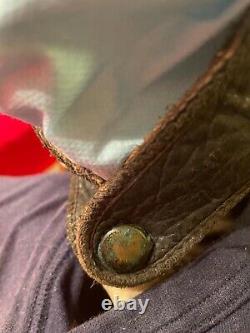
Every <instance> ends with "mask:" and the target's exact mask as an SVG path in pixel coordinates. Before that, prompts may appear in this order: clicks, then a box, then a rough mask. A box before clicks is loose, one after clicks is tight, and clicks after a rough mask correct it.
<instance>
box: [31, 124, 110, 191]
mask: <svg viewBox="0 0 250 333" xmlns="http://www.w3.org/2000/svg"><path fill="white" fill-rule="evenodd" d="M33 128H34V131H35V133H36V135H37V136H38V138H39V140H40V141H41V142H42V144H43V146H44V147H45V148H47V149H48V150H49V151H50V153H51V154H52V155H53V156H55V157H56V159H57V160H58V161H60V162H61V163H62V165H63V166H64V167H65V168H66V169H67V170H69V171H70V172H72V173H73V174H75V175H78V176H79V177H83V178H84V179H86V180H87V181H89V182H91V183H93V184H95V185H97V186H101V185H102V184H104V183H105V180H104V179H103V178H101V177H100V176H98V175H96V174H95V173H93V172H92V171H91V170H89V169H87V168H84V167H83V166H81V165H80V164H78V163H75V162H73V161H72V160H71V159H70V158H69V157H68V156H67V155H66V154H65V153H63V152H62V151H61V150H60V149H59V148H58V147H56V146H55V145H54V144H52V143H51V142H50V141H49V140H47V139H46V137H45V135H44V133H43V130H42V129H41V128H40V127H38V126H36V127H35V126H34V127H33Z"/></svg>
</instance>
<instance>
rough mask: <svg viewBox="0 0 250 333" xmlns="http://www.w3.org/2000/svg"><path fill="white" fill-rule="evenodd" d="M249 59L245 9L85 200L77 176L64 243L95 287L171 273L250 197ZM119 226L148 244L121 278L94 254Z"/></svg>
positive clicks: (248, 25) (130, 283)
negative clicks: (203, 66) (206, 63)
mask: <svg viewBox="0 0 250 333" xmlns="http://www.w3.org/2000/svg"><path fill="white" fill-rule="evenodd" d="M249 54H250V13H249V11H248V12H247V14H246V15H245V17H244V18H243V19H242V20H241V23H240V25H239V26H238V27H237V29H236V33H234V36H233V38H232V40H231V41H230V43H229V44H228V45H227V47H226V48H225V49H224V50H223V51H222V52H220V53H219V54H218V56H217V57H216V59H215V60H214V61H213V63H212V64H211V66H210V68H209V69H208V71H207V72H206V73H205V75H204V76H203V77H202V78H201V79H200V80H199V81H198V82H197V83H196V84H195V85H194V87H193V88H192V90H191V91H190V92H189V93H188V94H187V95H186V96H184V97H183V99H182V100H181V101H180V103H178V104H177V105H176V106H174V107H173V109H172V110H170V111H168V112H167V114H166V116H165V118H164V119H163V120H162V121H161V122H160V123H159V125H158V126H157V127H156V128H155V129H154V130H153V131H152V133H150V135H149V136H148V137H147V138H146V140H145V142H144V143H143V145H142V146H140V147H139V148H138V149H136V150H134V151H133V152H132V153H131V155H130V156H129V158H128V159H127V160H126V162H125V163H124V164H123V166H121V168H120V170H119V171H118V172H117V174H116V175H115V176H114V177H112V179H110V180H108V181H107V182H106V183H103V184H101V185H100V187H99V188H97V187H96V188H95V189H92V190H88V191H87V192H88V193H87V195H86V189H84V188H85V185H84V183H85V180H84V178H83V175H80V176H79V175H78V176H76V175H75V176H73V181H72V185H71V195H70V205H69V214H68V226H67V230H68V236H69V240H70V242H71V244H72V246H73V249H74V252H75V253H76V256H77V257H78V259H79V261H80V264H81V265H82V267H83V269H84V270H85V271H86V272H87V273H88V274H89V275H90V276H91V277H92V278H94V279H95V280H96V281H98V282H100V283H102V284H105V285H113V286H117V287H128V286H135V285H139V284H142V283H146V282H150V281H153V280H155V279H159V278H162V277H165V276H167V275H169V274H170V273H171V272H173V270H175V269H176V267H178V265H179V264H180V262H181V261H182V259H183V258H184V257H185V255H186V254H187V253H188V252H189V251H190V250H191V249H192V248H193V247H194V245H195V244H197V243H199V242H200V241H201V240H202V239H203V238H204V236H205V235H206V234H207V233H208V232H209V231H210V230H211V228H212V227H213V225H214V223H216V220H217V219H218V218H219V217H221V216H225V215H227V214H228V213H229V212H230V210H231V209H232V208H233V207H234V206H235V205H236V204H237V203H239V202H240V201H241V200H242V199H243V198H244V197H245V196H246V195H247V194H248V193H249V192H250V57H249ZM93 192H95V194H94V195H92V194H93ZM86 197H91V199H90V200H89V201H88V202H87V204H85V202H86ZM120 225H129V226H132V227H133V226H134V227H136V228H138V227H139V228H141V229H142V230H145V231H146V232H147V233H148V234H149V235H150V237H151V240H152V242H153V244H154V246H153V249H152V251H151V252H150V256H149V258H148V259H147V262H146V263H144V265H143V267H140V269H137V270H133V271H131V272H126V273H118V272H116V271H115V269H113V268H109V267H108V266H107V265H105V264H104V263H103V260H101V258H100V255H99V252H98V247H99V245H100V242H102V240H103V237H105V235H107V233H108V232H110V230H112V229H113V228H114V227H117V226H120ZM112 246H113V244H112ZM118 252H119V251H118ZM120 253H121V252H120ZM118 259H119V258H118Z"/></svg>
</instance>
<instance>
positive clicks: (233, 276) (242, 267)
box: [128, 263, 248, 332]
mask: <svg viewBox="0 0 250 333" xmlns="http://www.w3.org/2000/svg"><path fill="white" fill-rule="evenodd" d="M246 267H248V263H244V264H243V265H241V266H240V267H239V268H238V269H237V270H236V271H235V272H234V274H231V275H229V276H228V277H227V278H226V280H225V281H226V283H222V284H221V285H220V286H219V287H218V288H216V289H215V290H214V291H213V292H212V293H211V294H209V295H207V296H205V297H204V298H203V299H201V300H200V301H198V302H196V303H194V304H192V305H189V306H188V307H187V308H186V309H185V310H184V311H183V312H182V313H181V314H178V316H176V317H173V318H171V319H169V320H168V321H167V322H166V323H165V324H163V325H160V326H158V327H155V328H154V330H152V332H155V331H156V330H158V329H159V328H161V326H164V327H165V326H167V325H169V324H171V323H173V322H175V321H177V320H180V319H181V318H182V317H184V316H185V315H186V314H188V313H190V312H192V310H193V309H195V308H196V307H197V306H199V305H201V304H202V303H205V302H207V301H208V300H209V299H211V298H212V297H213V296H214V295H215V294H217V293H218V292H219V290H220V289H222V288H223V287H225V286H227V285H228V284H229V283H230V282H231V281H233V280H234V279H235V278H236V277H237V276H238V275H239V274H240V273H241V272H242V271H243V270H244V269H245V268H246ZM225 281H224V282H225ZM136 318H140V315H137V316H135V318H133V319H132V320H131V321H129V322H128V325H130V324H132V323H133V321H134V320H135V319H136ZM128 327H129V326H128Z"/></svg>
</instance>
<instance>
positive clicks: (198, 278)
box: [0, 174, 250, 333]
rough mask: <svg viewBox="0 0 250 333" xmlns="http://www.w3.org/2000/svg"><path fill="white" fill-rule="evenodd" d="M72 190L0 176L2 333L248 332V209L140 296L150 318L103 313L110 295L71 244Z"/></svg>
mask: <svg viewBox="0 0 250 333" xmlns="http://www.w3.org/2000/svg"><path fill="white" fill-rule="evenodd" d="M68 186H69V179H68V176H67V175H66V174H58V175H55V174H54V175H39V176H32V177H22V178H8V177H2V178H0V190H1V191H0V332H4V333H5V332H16V333H28V332H46V333H47V332H48V333H63V332H69V331H70V332H71V333H80V332H87V333H90V332H93V333H98V332H100V333H103V332H104V333H105V332H109V333H110V332H129V333H130V332H169V333H177V332H178V333H187V332H191V333H198V332H200V333H201V332H202V333H203V332H211V333H249V332H250V226H249V223H248V222H250V221H249V220H250V204H249V205H248V206H246V208H245V210H244V211H243V214H242V215H241V218H240V219H239V220H238V225H239V228H238V230H237V231H235V232H234V233H232V234H231V235H230V236H228V237H227V238H225V239H224V240H222V241H220V242H217V243H216V244H215V245H214V246H213V247H211V248H210V249H209V250H208V251H207V252H206V253H205V254H204V255H203V256H201V257H200V258H199V259H198V260H196V261H195V262H194V263H192V264H190V265H188V266H187V267H186V268H185V269H183V270H182V271H180V272H179V273H177V274H175V275H173V276H172V277H171V278H170V279H168V280H167V281H166V282H164V283H162V284H160V285H158V286H157V287H155V288H153V289H151V290H150V291H148V292H147V293H145V294H144V295H141V296H140V298H142V299H145V298H148V299H149V305H148V308H147V310H146V312H145V314H144V315H140V314H139V313H138V311H137V312H136V311H132V312H131V311H130V312H129V311H122V312H121V311H114V310H111V311H109V312H103V313H101V300H102V299H103V298H104V297H107V296H106V295H105V293H104V292H103V291H102V289H101V287H100V286H98V285H96V284H94V285H93V281H91V279H89V278H88V277H87V276H86V274H85V273H84V272H83V271H82V269H81V268H80V265H79V264H78V262H77V260H76V259H75V258H74V255H73V253H72V251H71V249H70V247H69V245H68V243H67V240H66V236H65V217H66V203H67V196H68ZM73 327H75V328H73Z"/></svg>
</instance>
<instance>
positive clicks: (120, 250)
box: [98, 224, 153, 273]
mask: <svg viewBox="0 0 250 333" xmlns="http://www.w3.org/2000/svg"><path fill="white" fill-rule="evenodd" d="M152 248H153V242H152V239H151V237H150V236H149V235H148V234H147V233H146V232H145V231H144V230H143V229H142V228H140V227H137V226H134V225H130V224H127V225H126V224H123V225H119V226H117V227H114V228H113V229H111V230H110V231H109V232H107V233H106V234H105V235H104V237H103V238H102V240H101V242H100V244H99V246H98V257H99V259H100V261H101V263H102V264H103V265H104V266H105V267H106V268H107V269H109V270H112V271H115V272H117V273H131V272H134V271H136V270H138V269H140V268H142V267H143V266H144V265H145V264H146V262H147V261H148V259H149V256H150V253H151V251H152Z"/></svg>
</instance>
